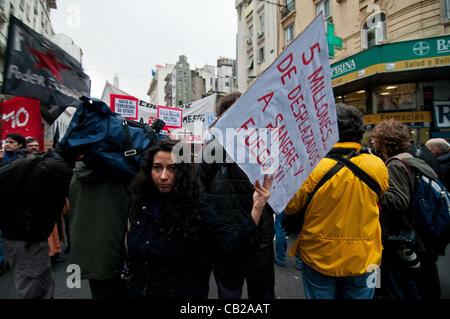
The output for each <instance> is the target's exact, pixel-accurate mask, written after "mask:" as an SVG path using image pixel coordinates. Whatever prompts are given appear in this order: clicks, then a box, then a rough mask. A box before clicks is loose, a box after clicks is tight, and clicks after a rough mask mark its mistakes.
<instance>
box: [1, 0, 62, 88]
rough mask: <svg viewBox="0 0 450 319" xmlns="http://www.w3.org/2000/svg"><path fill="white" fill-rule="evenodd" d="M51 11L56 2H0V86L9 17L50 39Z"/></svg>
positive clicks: (11, 0) (33, 0) (51, 32)
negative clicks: (12, 16)
mask: <svg viewBox="0 0 450 319" xmlns="http://www.w3.org/2000/svg"><path fill="white" fill-rule="evenodd" d="M51 9H56V0H0V86H1V85H2V83H3V67H4V61H5V51H6V41H7V38H8V26H9V22H8V20H9V15H10V14H12V15H14V16H15V17H16V18H18V19H19V20H21V21H22V22H23V23H25V24H26V25H27V26H29V27H30V28H32V29H33V30H35V31H37V32H39V33H40V34H42V35H44V36H46V37H47V38H48V39H52V37H53V36H54V33H53V29H52V24H51V21H50V10H51Z"/></svg>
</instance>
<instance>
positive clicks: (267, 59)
mask: <svg viewBox="0 0 450 319" xmlns="http://www.w3.org/2000/svg"><path fill="white" fill-rule="evenodd" d="M235 8H236V10H237V19H238V21H237V23H238V28H237V29H238V34H237V43H236V47H237V54H236V60H237V68H236V69H237V70H236V73H237V89H238V91H240V92H244V91H245V90H246V89H247V88H248V87H249V86H250V85H251V83H252V82H253V81H254V80H255V78H257V77H258V76H259V75H260V74H261V73H262V72H263V71H264V70H265V69H266V68H267V67H269V66H270V65H271V64H272V62H273V61H274V60H275V59H276V57H277V56H278V52H277V39H278V34H277V12H278V11H279V10H278V9H279V8H280V7H279V5H278V4H277V3H276V1H261V0H235Z"/></svg>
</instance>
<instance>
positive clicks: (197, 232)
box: [125, 140, 273, 299]
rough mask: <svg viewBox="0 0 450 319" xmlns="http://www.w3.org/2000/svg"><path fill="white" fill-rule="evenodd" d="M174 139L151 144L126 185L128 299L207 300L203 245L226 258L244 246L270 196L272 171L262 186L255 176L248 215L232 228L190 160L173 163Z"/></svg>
mask: <svg viewBox="0 0 450 319" xmlns="http://www.w3.org/2000/svg"><path fill="white" fill-rule="evenodd" d="M177 143H179V141H174V140H162V141H159V142H158V143H157V144H156V145H154V146H152V147H151V148H149V149H148V150H147V151H146V154H145V159H144V162H143V165H142V166H141V169H140V171H139V173H138V174H137V176H136V178H135V180H134V182H133V183H132V184H131V186H130V189H131V194H132V200H133V204H132V209H131V212H130V218H129V226H128V232H127V238H126V250H127V256H128V258H127V262H128V273H126V274H125V277H126V278H127V280H128V288H129V296H130V298H132V299H206V298H207V297H208V284H209V278H208V275H207V274H209V273H208V272H207V271H205V265H206V263H207V260H206V259H205V258H207V256H208V254H207V251H206V244H209V243H211V242H213V243H214V244H215V245H216V249H218V250H220V251H221V252H222V253H223V254H228V255H230V258H232V256H233V255H237V254H239V253H240V252H241V251H245V248H246V247H248V246H249V245H251V243H252V236H254V234H255V231H256V226H257V224H258V222H259V220H260V217H261V214H262V209H263V207H264V205H265V204H266V202H267V200H268V198H269V197H270V187H271V185H272V182H273V176H272V177H271V178H268V176H265V178H264V183H263V185H261V184H260V183H259V181H256V184H255V192H254V195H253V209H252V214H251V216H249V218H248V219H247V221H246V223H245V224H244V225H243V226H242V228H241V229H240V231H239V232H237V233H230V232H229V231H228V229H227V228H226V227H225V225H224V223H223V221H222V219H221V218H220V217H219V216H218V215H217V214H216V213H215V212H214V211H213V210H212V209H211V208H210V207H209V206H208V205H207V204H206V203H205V201H204V200H203V194H202V190H201V186H200V183H199V180H198V179H197V176H196V172H195V168H194V166H193V164H191V163H184V162H181V163H178V162H177V158H176V156H177V155H181V154H178V152H177V151H175V150H174V147H175V146H176V144H177ZM177 149H178V148H177ZM173 150H174V152H173Z"/></svg>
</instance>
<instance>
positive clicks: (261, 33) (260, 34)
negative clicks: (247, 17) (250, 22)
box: [256, 31, 264, 38]
mask: <svg viewBox="0 0 450 319" xmlns="http://www.w3.org/2000/svg"><path fill="white" fill-rule="evenodd" d="M256 35H257V36H258V38H261V37H262V36H263V35H264V31H258V32H257V33H256Z"/></svg>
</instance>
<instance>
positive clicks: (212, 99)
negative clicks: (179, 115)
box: [171, 94, 217, 144]
mask: <svg viewBox="0 0 450 319" xmlns="http://www.w3.org/2000/svg"><path fill="white" fill-rule="evenodd" d="M216 99H217V94H212V95H208V96H207V97H204V98H202V99H200V100H197V101H194V102H192V103H191V105H190V108H188V109H186V110H184V111H183V128H182V129H176V130H172V132H171V137H172V138H173V139H177V140H181V141H184V142H186V143H197V144H201V143H204V142H205V138H206V135H205V134H204V133H205V132H204V122H205V114H210V113H213V112H215V108H216Z"/></svg>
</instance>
